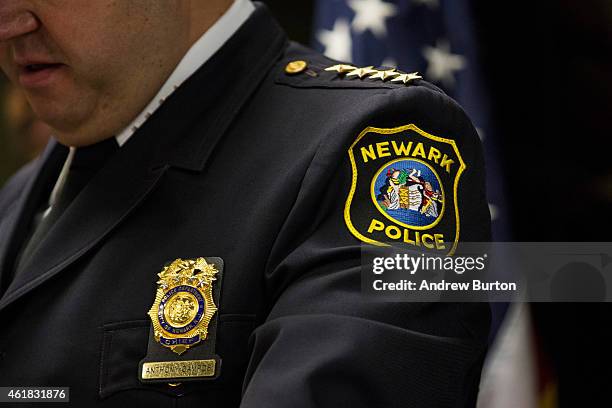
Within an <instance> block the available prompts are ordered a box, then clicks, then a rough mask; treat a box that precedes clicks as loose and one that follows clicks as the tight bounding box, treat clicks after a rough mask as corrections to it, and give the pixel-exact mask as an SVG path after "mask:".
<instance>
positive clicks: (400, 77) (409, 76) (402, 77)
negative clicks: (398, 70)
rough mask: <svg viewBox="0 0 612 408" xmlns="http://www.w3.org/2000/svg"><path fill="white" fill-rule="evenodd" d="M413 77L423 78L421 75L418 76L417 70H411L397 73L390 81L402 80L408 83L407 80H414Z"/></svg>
mask: <svg viewBox="0 0 612 408" xmlns="http://www.w3.org/2000/svg"><path fill="white" fill-rule="evenodd" d="M415 79H423V77H422V76H420V75H419V73H418V72H412V73H410V74H401V75H398V76H396V77H395V78H393V79H392V80H391V82H403V83H404V84H408V82H410V81H414V80H415Z"/></svg>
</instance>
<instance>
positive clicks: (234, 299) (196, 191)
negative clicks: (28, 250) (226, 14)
mask: <svg viewBox="0 0 612 408" xmlns="http://www.w3.org/2000/svg"><path fill="white" fill-rule="evenodd" d="M294 60H303V61H306V62H307V63H308V70H307V71H304V72H302V73H297V74H293V75H288V74H287V73H285V67H286V65H287V64H288V62H290V61H294ZM334 64H336V62H334V61H331V60H328V59H327V58H325V57H323V56H322V55H320V54H317V53H315V52H313V51H311V50H308V49H306V48H304V47H302V46H300V45H298V44H295V43H292V42H289V41H288V40H287V39H286V36H285V34H284V32H283V31H282V30H281V29H280V28H279V26H278V25H277V23H276V22H275V21H274V20H273V18H272V17H271V16H270V15H269V13H268V11H267V10H266V9H265V7H263V6H261V5H258V7H257V10H256V12H255V13H254V14H253V15H252V16H251V18H250V19H249V20H248V21H247V22H246V23H245V25H243V26H242V27H241V28H240V30H239V31H238V32H237V33H236V34H235V35H234V36H233V37H232V38H231V39H230V40H229V42H228V43H226V45H225V46H224V47H223V48H222V49H221V50H220V51H219V52H218V53H217V54H216V55H215V56H214V57H213V58H212V59H211V60H210V61H209V62H207V63H206V64H205V65H204V66H202V67H201V68H200V69H199V70H198V71H197V72H196V73H195V74H194V75H193V76H192V77H191V78H190V79H189V80H188V81H187V82H185V83H184V85H183V86H181V87H180V88H179V89H178V90H177V91H176V92H175V93H174V94H173V95H172V96H171V97H170V98H169V100H167V101H166V102H165V104H164V105H163V106H162V107H160V109H159V110H158V111H157V112H156V113H155V114H154V115H153V117H151V118H150V119H149V120H148V121H147V122H146V123H145V125H144V126H143V127H141V128H140V129H139V130H138V131H137V132H136V133H135V134H134V136H133V137H132V138H131V139H130V140H129V141H128V142H127V143H126V144H125V145H124V146H123V147H122V148H121V149H120V150H119V151H118V152H117V153H116V154H115V155H114V156H113V157H112V158H111V159H110V160H109V161H108V162H107V163H106V164H105V166H104V168H103V169H102V170H100V172H99V173H98V174H97V175H96V176H95V177H94V178H93V179H92V180H91V181H90V182H89V184H88V185H87V186H86V187H85V188H84V189H83V190H82V191H81V193H80V194H79V195H78V196H77V197H76V198H75V200H74V201H73V202H72V204H71V205H70V206H69V207H68V209H67V210H66V211H65V212H64V213H63V215H62V216H61V218H60V219H59V220H58V221H57V222H56V223H55V224H54V226H53V227H52V229H51V230H49V233H48V235H47V237H46V238H45V239H44V240H43V241H42V243H41V244H40V246H39V248H38V250H37V251H35V252H34V253H33V256H32V258H31V259H30V260H29V261H26V262H27V264H26V265H25V266H24V268H23V269H22V270H21V271H20V273H18V274H17V275H16V276H15V277H14V279H12V281H11V282H10V284H9V286H8V289H7V290H6V292H5V293H4V294H3V295H2V297H1V299H0V321H1V322H2V326H1V327H2V328H1V331H0V352H1V353H0V385H1V386H34V385H36V386H68V387H70V399H71V403H72V404H74V406H90V405H92V406H93V405H103V406H146V407H149V408H153V407H210V408H213V407H236V406H242V407H248V408H263V407H395V406H398V407H428V408H433V407H462V406H473V405H474V403H475V402H474V401H475V397H476V393H477V387H478V381H479V376H480V370H481V366H482V360H483V357H484V353H485V350H486V339H487V334H488V328H489V309H488V306H487V305H486V304H482V303H481V304H478V303H471V304H456V303H408V302H395V303H394V302H366V301H364V299H363V297H362V295H361V288H360V285H361V282H360V273H359V270H360V268H359V265H360V247H361V244H362V243H363V242H362V241H363V240H362V239H360V238H358V237H357V236H356V235H355V233H353V232H352V231H351V230H350V229H349V228H348V226H347V219H346V218H347V214H346V203H347V197H348V195H349V192H350V189H351V183H352V181H354V178H353V176H354V173H353V169H352V165H351V161H350V158H349V154H348V149H349V148H350V146H351V145H352V144H353V143H354V142H355V141H356V139H357V137H358V136H359V135H360V134H361V132H362V131H363V130H364V129H366V128H368V127H376V128H383V129H384V128H387V129H391V128H397V127H401V126H405V125H409V124H414V125H416V126H417V127H418V128H419V129H422V130H423V131H425V132H427V133H428V134H431V135H442V136H443V137H445V138H449V139H452V140H453V141H454V144H455V145H456V147H457V149H458V151H460V152H461V155H462V158H463V161H464V162H465V170H464V171H463V173H462V175H461V178H460V181H459V183H458V184H457V186H456V187H457V191H456V201H457V202H456V203H455V204H456V207H457V208H458V219H457V220H456V223H457V225H458V224H459V222H460V224H461V232H460V238H459V239H460V240H465V241H487V240H488V239H489V232H490V225H489V224H490V218H489V212H488V207H487V202H486V197H485V188H484V169H483V167H484V166H483V157H482V152H481V147H480V142H479V139H478V136H477V135H476V132H475V130H474V128H473V126H472V125H471V123H470V121H469V119H468V118H467V117H466V115H465V113H464V112H463V111H462V109H461V108H460V107H459V106H458V105H457V104H456V103H455V102H454V101H453V100H451V99H450V98H449V97H447V96H445V95H444V94H443V93H442V92H441V91H440V90H439V89H437V88H436V87H434V86H432V85H430V84H428V83H427V82H425V81H418V80H417V81H413V82H412V83H411V84H410V85H409V86H406V85H404V84H403V83H399V84H396V83H391V82H390V81H384V82H383V81H381V80H378V81H376V80H368V79H367V78H361V79H360V78H354V79H349V78H343V77H341V76H340V75H339V74H338V73H337V72H330V71H325V70H324V68H325V67H329V66H331V65H334ZM381 140H384V137H383V139H381ZM423 140H425V139H423ZM426 147H427V146H426ZM382 149H383V150H382V151H383V153H384V152H385V150H384V149H385V147H384V146H383V147H382ZM67 151H68V149H67V148H66V147H64V146H62V145H59V144H57V143H53V142H52V143H51V144H50V145H49V146H48V148H47V150H46V152H45V153H44V155H43V156H42V157H41V158H39V159H37V160H36V161H34V162H33V163H31V164H30V165H28V166H26V167H25V168H23V169H22V170H21V171H20V172H19V173H18V174H16V175H15V176H14V177H13V178H12V179H11V180H10V181H9V182H8V183H7V184H6V185H5V186H4V188H3V189H2V192H1V193H0V262H1V264H0V268H1V269H0V272H1V273H6V271H7V270H9V269H10V268H13V267H14V266H13V264H14V262H15V257H16V254H17V253H18V251H19V248H20V247H21V245H22V244H23V240H24V238H25V235H26V233H27V232H26V231H27V230H28V227H29V225H30V224H31V220H32V217H33V216H34V213H35V211H36V210H37V209H39V208H40V206H41V203H43V202H44V201H45V200H47V198H48V197H49V193H50V191H51V189H52V187H53V185H54V183H55V181H56V180H57V177H58V174H59V172H60V169H61V167H62V165H63V163H64V161H65V158H66V155H67ZM379 153H380V152H379ZM369 181H370V180H365V181H364V182H368V183H369ZM443 183H444V181H443V182H442V184H443ZM446 194H447V196H449V194H450V193H449V192H448V191H447V193H446ZM354 200H357V201H358V200H361V198H359V197H357V196H355V197H354ZM361 204H363V205H365V204H364V203H357V204H355V205H361ZM368 205H374V204H373V203H370V204H368ZM446 211H447V212H448V211H449V209H448V208H447V210H446ZM360 214H361V213H359V212H355V213H353V214H348V217H349V218H350V217H352V218H351V220H352V221H353V223H354V225H357V224H359V222H360V220H359V219H358V218H359V217H360V216H361V215H360ZM381 217H382V215H381ZM386 223H389V221H388V220H387V221H386ZM385 225H386V224H385ZM453 225H454V224H453ZM355 228H356V229H357V228H359V227H355ZM366 232H367V231H366ZM455 232H457V233H458V231H455ZM389 233H390V235H392V236H393V235H395V230H392V231H389ZM200 256H204V257H207V256H210V257H213V256H214V257H221V258H222V259H223V260H224V262H225V269H224V278H223V279H224V281H223V285H222V291H221V297H220V302H219V305H218V306H219V311H218V313H219V321H218V327H217V333H216V340H215V341H216V347H215V348H216V352H217V354H218V355H219V356H220V357H221V358H222V359H223V367H222V372H221V375H220V377H219V378H218V379H216V380H213V381H202V382H192V383H185V384H183V385H180V386H178V387H171V386H169V385H167V384H153V385H151V384H142V383H140V381H139V380H138V375H137V372H138V363H139V361H140V360H141V359H142V358H143V356H144V355H145V354H146V353H147V342H148V335H149V327H150V320H149V318H148V316H147V311H148V310H149V308H150V307H151V304H152V301H153V298H154V295H155V290H156V280H157V273H158V272H159V271H160V270H161V268H162V267H163V265H164V264H165V263H166V262H168V261H171V260H174V259H176V258H179V257H181V258H188V259H192V258H196V257H200ZM186 356H188V353H187V354H186ZM19 406H23V405H19Z"/></svg>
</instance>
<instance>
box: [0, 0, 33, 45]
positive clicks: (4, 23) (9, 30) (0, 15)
mask: <svg viewBox="0 0 612 408" xmlns="http://www.w3.org/2000/svg"><path fill="white" fill-rule="evenodd" d="M5 1H6V0H2V1H0V3H4V2H5ZM7 2H8V1H7ZM39 27H40V22H39V21H38V19H37V18H36V16H35V15H34V14H32V13H31V12H30V11H27V10H18V9H15V8H14V7H10V6H7V5H6V4H0V42H3V41H8V40H10V39H13V38H15V37H19V36H21V35H25V34H28V33H30V32H32V31H36V30H37V29H38V28H39Z"/></svg>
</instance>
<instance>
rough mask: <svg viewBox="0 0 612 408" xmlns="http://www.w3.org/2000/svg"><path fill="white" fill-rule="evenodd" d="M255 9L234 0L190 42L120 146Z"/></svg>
mask: <svg viewBox="0 0 612 408" xmlns="http://www.w3.org/2000/svg"><path fill="white" fill-rule="evenodd" d="M253 11H255V6H254V5H253V3H252V2H251V0H235V1H234V3H233V4H232V6H231V7H230V8H229V9H228V10H227V11H226V12H225V13H224V14H223V15H222V16H221V17H220V18H219V19H218V20H217V21H216V22H215V23H214V24H213V25H212V26H211V27H210V28H209V29H208V30H207V31H206V32H205V33H204V34H203V35H202V36H201V37H200V38H199V39H198V40H197V41H196V42H195V43H194V44H193V45H192V46H191V48H190V49H189V51H187V53H186V54H185V56H184V57H183V59H182V60H181V61H180V62H179V64H178V65H177V66H176V68H175V69H174V71H173V72H172V74H171V75H170V76H169V77H168V80H167V81H166V82H165V83H164V84H163V85H162V87H161V88H160V89H159V91H158V92H157V95H155V97H154V98H153V99H151V102H149V104H148V105H147V106H146V107H145V109H144V110H143V111H142V112H141V113H140V114H139V115H138V116H136V118H134V120H133V121H132V122H131V123H130V124H129V125H128V126H127V127H126V128H125V129H123V130H122V131H121V132H120V133H119V134H118V135H117V136H115V138H116V140H117V143H118V144H119V146H123V145H124V144H125V143H126V142H127V141H128V140H129V139H130V137H132V135H133V134H134V133H135V132H136V131H137V130H138V128H140V127H141V126H142V125H143V124H144V123H145V122H146V121H147V120H148V119H149V118H150V117H151V115H153V113H155V111H156V110H157V109H158V108H159V107H160V106H161V105H162V104H163V103H164V101H165V100H166V99H167V98H168V97H169V96H170V95H172V93H173V92H174V91H175V90H176V89H177V88H178V87H179V86H181V84H183V82H185V81H186V80H187V79H188V78H189V77H190V76H192V75H193V74H194V73H195V72H196V71H197V70H198V69H199V68H200V67H201V66H202V65H204V63H205V62H206V61H208V60H209V59H210V57H212V56H213V55H214V54H215V53H216V52H217V51H218V50H219V49H220V48H221V47H222V46H223V44H225V43H226V42H227V41H228V40H229V39H230V37H231V36H232V35H233V34H234V33H235V32H236V31H238V29H239V28H240V26H241V25H242V24H243V23H244V22H245V21H246V20H247V19H248V18H249V17H250V15H251V14H252V13H253ZM74 152H75V148H74V147H71V148H70V152H69V154H68V157H67V158H66V162H65V163H64V167H63V168H62V171H61V173H60V175H59V178H58V180H57V182H56V183H55V187H54V188H53V191H52V192H51V196H50V197H49V208H48V209H47V210H46V211H45V213H44V215H43V217H44V216H46V215H47V214H48V213H49V211H50V209H51V207H52V206H53V203H54V202H55V200H56V197H57V196H58V194H59V193H60V191H61V189H62V186H63V185H64V180H65V179H66V175H67V174H68V169H69V168H70V164H71V163H72V158H73V157H74Z"/></svg>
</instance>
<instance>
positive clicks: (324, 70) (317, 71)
mask: <svg viewBox="0 0 612 408" xmlns="http://www.w3.org/2000/svg"><path fill="white" fill-rule="evenodd" d="M274 75H275V82H276V83H277V84H281V85H287V86H291V87H295V88H319V89H326V88H327V89H338V88H340V89H341V88H345V89H398V90H399V89H403V88H407V87H422V88H426V89H428V90H430V91H433V92H436V93H440V94H444V92H443V91H442V90H441V89H440V88H438V87H436V86H435V85H433V84H431V83H429V82H427V81H426V80H424V79H423V77H422V76H421V75H420V74H419V73H418V72H413V71H409V70H407V71H404V70H401V69H399V68H395V67H383V66H374V65H370V66H357V65H355V64H351V63H346V62H341V61H337V60H333V59H331V58H328V57H326V56H324V55H323V54H321V53H319V52H317V51H314V50H312V49H310V48H308V47H305V46H303V45H301V44H298V43H295V42H291V43H290V44H289V46H288V47H287V49H286V51H285V54H284V55H283V57H282V58H281V59H280V60H279V62H278V63H277V65H276V67H275V72H274Z"/></svg>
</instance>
